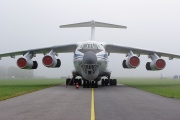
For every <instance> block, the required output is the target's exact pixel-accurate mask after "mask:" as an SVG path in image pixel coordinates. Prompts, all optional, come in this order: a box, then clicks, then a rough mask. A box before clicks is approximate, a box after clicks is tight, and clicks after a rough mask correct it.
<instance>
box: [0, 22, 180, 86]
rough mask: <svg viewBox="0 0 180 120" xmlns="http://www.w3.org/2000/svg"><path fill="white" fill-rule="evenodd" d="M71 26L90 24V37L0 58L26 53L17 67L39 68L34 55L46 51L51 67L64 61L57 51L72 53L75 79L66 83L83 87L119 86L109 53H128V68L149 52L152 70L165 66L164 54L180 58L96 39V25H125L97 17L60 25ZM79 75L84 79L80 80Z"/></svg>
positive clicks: (176, 56) (148, 65) (46, 61)
mask: <svg viewBox="0 0 180 120" xmlns="http://www.w3.org/2000/svg"><path fill="white" fill-rule="evenodd" d="M71 27H91V39H90V40H88V41H85V42H77V43H71V44H64V45H58V46H52V47H45V48H38V49H30V50H23V51H17V52H11V53H4V54H0V59H1V58H2V57H7V56H10V57H11V58H15V56H18V55H23V56H22V57H20V58H19V59H18V60H17V66H18V67H19V68H20V69H36V68H37V67H38V63H37V61H33V60H32V59H33V57H36V54H44V57H43V58H42V63H43V65H44V66H46V67H48V68H59V67H60V66H61V61H60V59H58V58H57V56H58V53H70V52H71V53H74V58H73V59H74V60H73V62H74V68H75V69H74V70H72V76H73V77H72V79H69V78H67V79H66V84H70V85H73V84H74V83H77V82H78V83H79V84H80V85H81V84H83V87H84V88H86V87H87V88H88V87H90V86H91V87H95V88H97V87H98V81H101V85H105V86H107V85H117V80H116V79H111V71H110V70H109V69H108V62H109V61H108V56H109V55H110V53H123V54H125V55H126V57H127V58H126V59H125V60H123V62H122V67H123V68H125V69H135V68H136V67H138V66H139V64H140V59H139V57H140V55H147V56H148V58H150V59H151V61H150V62H147V63H146V69H147V70H149V71H157V70H162V69H164V68H165V66H166V62H165V60H163V59H162V58H161V57H168V58H169V59H170V60H172V59H173V58H178V59H179V58H180V55H175V54H169V53H164V52H158V51H153V50H146V49H140V48H135V47H128V46H122V45H118V44H112V43H104V42H102V43H101V42H96V41H95V40H94V38H95V27H106V28H122V29H126V28H127V27H126V26H122V25H115V24H109V23H102V22H96V21H94V20H92V21H89V22H82V23H75V24H67V25H61V26H60V28H71ZM78 76H79V77H80V78H81V79H77V78H78ZM103 78H105V79H103ZM82 81H83V82H82Z"/></svg>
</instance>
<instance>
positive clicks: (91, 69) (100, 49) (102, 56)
mask: <svg viewBox="0 0 180 120" xmlns="http://www.w3.org/2000/svg"><path fill="white" fill-rule="evenodd" d="M87 51H92V52H94V53H95V55H96V57H97V63H95V64H84V62H83V57H84V54H85V53H86V52H87ZM107 66H108V54H107V53H106V51H105V49H104V46H102V45H101V44H100V43H98V42H94V41H87V42H84V43H81V44H80V45H79V46H78V47H77V49H76V50H75V53H74V67H75V69H76V72H77V73H78V74H79V75H81V76H82V77H83V78H84V79H86V80H94V79H96V78H97V77H98V76H101V75H102V74H103V73H104V72H105V71H106V69H107Z"/></svg>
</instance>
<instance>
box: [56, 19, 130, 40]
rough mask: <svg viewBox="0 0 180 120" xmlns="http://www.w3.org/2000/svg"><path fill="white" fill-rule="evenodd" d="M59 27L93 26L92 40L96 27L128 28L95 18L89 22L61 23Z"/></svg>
mask: <svg viewBox="0 0 180 120" xmlns="http://www.w3.org/2000/svg"><path fill="white" fill-rule="evenodd" d="M59 27H60V28H72V27H91V40H94V33H95V27H106V28H124V29H126V28H127V27H126V26H122V25H114V24H109V23H102V22H96V21H94V20H92V21H89V22H82V23H75V24H68V25H61V26H59Z"/></svg>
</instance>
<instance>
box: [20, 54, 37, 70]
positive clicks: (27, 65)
mask: <svg viewBox="0 0 180 120" xmlns="http://www.w3.org/2000/svg"><path fill="white" fill-rule="evenodd" d="M17 66H18V67H19V68H21V69H37V67H38V63H37V62H36V61H32V60H30V59H27V58H25V57H22V58H19V59H18V60H17Z"/></svg>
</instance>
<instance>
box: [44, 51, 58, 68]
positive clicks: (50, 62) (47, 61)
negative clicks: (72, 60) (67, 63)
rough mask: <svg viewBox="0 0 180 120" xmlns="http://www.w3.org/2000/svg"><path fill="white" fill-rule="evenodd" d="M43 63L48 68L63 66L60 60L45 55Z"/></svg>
mask: <svg viewBox="0 0 180 120" xmlns="http://www.w3.org/2000/svg"><path fill="white" fill-rule="evenodd" d="M42 63H43V65H44V66H46V67H51V68H58V67H60V66H61V61H60V59H56V58H55V56H54V55H50V54H48V55H45V56H44V57H43V59H42Z"/></svg>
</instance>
